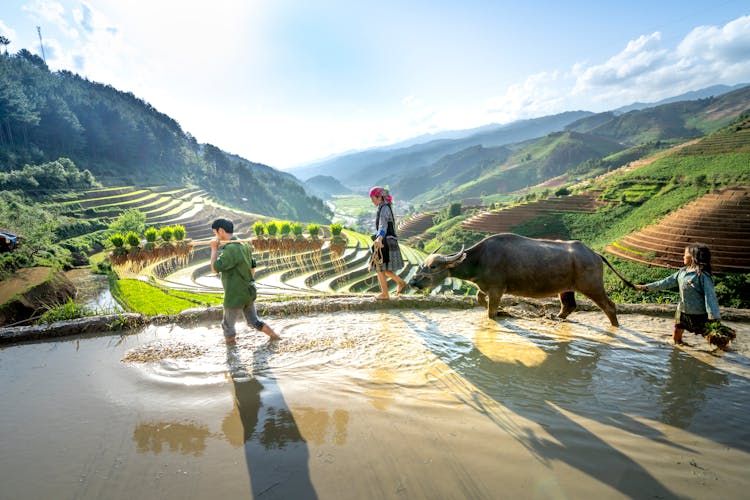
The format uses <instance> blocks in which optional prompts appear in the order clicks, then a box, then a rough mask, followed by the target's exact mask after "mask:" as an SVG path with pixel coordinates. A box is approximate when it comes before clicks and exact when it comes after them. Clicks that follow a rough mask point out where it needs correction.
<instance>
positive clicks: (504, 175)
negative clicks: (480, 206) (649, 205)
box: [291, 84, 750, 204]
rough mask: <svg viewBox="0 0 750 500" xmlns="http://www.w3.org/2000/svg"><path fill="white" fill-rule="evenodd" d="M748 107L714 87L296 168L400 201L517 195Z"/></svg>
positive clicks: (718, 123) (697, 133) (739, 94)
mask: <svg viewBox="0 0 750 500" xmlns="http://www.w3.org/2000/svg"><path fill="white" fill-rule="evenodd" d="M748 109H750V86H748V85H747V84H743V85H735V86H726V85H716V86H712V87H708V88H706V89H702V90H699V91H694V92H689V93H686V94H681V95H679V96H675V97H672V98H669V99H664V100H662V101H659V102H658V103H652V104H644V103H635V104H632V105H630V106H625V107H622V108H618V109H617V110H613V111H608V112H604V113H592V112H588V111H571V112H566V113H561V114H557V115H551V116H546V117H542V118H536V119H532V120H521V121H517V122H513V123H511V124H507V125H487V126H484V127H479V128H477V129H471V130H465V131H453V132H444V133H442V134H439V135H437V134H436V135H430V136H421V137H420V138H414V139H412V140H409V141H405V142H402V143H398V144H394V145H391V146H388V147H382V148H373V149H368V150H366V151H360V152H353V153H348V154H344V155H340V156H337V157H334V158H328V159H326V160H323V161H320V162H316V163H313V164H310V165H306V166H303V167H298V168H296V169H292V170H291V172H292V173H294V174H295V175H297V176H299V177H300V178H303V179H305V178H307V177H308V176H310V175H313V174H314V175H325V176H328V177H333V178H335V179H338V180H340V181H341V183H342V185H343V186H345V187H346V188H348V189H351V190H354V191H356V192H366V190H367V188H368V187H369V186H371V185H374V184H387V185H389V186H390V187H391V189H392V192H394V193H396V194H397V196H398V197H399V198H401V199H410V200H412V201H415V202H417V203H431V204H440V203H446V202H448V201H451V200H455V199H461V198H467V197H477V196H481V195H487V194H493V193H507V192H511V191H514V190H517V189H521V188H523V187H526V186H530V185H534V184H537V183H540V182H544V181H545V180H547V179H549V178H551V177H555V176H558V175H561V174H565V173H566V172H568V171H571V170H575V169H577V168H578V169H580V168H583V170H586V168H588V167H592V168H593V166H597V167H601V161H602V160H603V159H604V158H607V157H608V156H610V155H613V154H616V153H622V154H623V155H625V157H627V158H630V157H631V156H633V155H635V154H636V152H642V151H653V149H654V147H659V146H658V145H657V146H653V147H646V148H645V149H643V148H641V149H638V148H635V147H636V146H639V145H643V144H649V143H660V142H663V141H670V140H679V139H682V140H687V139H690V138H695V137H701V136H703V135H705V134H708V133H710V132H713V131H715V130H717V129H718V128H720V127H722V126H724V125H726V124H727V123H728V122H730V121H731V120H733V119H735V118H736V117H737V116H739V114H740V113H742V112H743V111H746V110H748ZM420 140H424V141H425V142H419V141H420ZM633 148H635V149H633ZM626 150H629V151H630V152H629V153H625V151H626ZM596 162H600V163H599V164H597V165H594V164H595V163H596ZM586 166H587V167H586ZM334 194H335V193H334Z"/></svg>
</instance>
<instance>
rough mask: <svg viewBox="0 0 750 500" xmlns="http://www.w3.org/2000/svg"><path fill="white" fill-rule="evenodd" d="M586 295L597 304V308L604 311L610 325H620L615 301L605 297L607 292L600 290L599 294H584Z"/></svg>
mask: <svg viewBox="0 0 750 500" xmlns="http://www.w3.org/2000/svg"><path fill="white" fill-rule="evenodd" d="M585 295H586V297H588V298H590V299H591V300H593V301H594V303H595V304H596V305H597V306H599V309H601V310H602V311H604V314H606V315H607V317H608V318H609V322H610V323H612V326H620V323H619V322H618V321H617V307H616V306H615V303H614V302H612V301H611V300H609V297H607V294H606V293H605V292H604V291H602V293H601V294H597V295H589V294H585Z"/></svg>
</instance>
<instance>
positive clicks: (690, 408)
mask: <svg viewBox="0 0 750 500" xmlns="http://www.w3.org/2000/svg"><path fill="white" fill-rule="evenodd" d="M727 383H728V378H727V376H726V374H724V373H722V372H720V371H718V370H716V368H714V367H712V366H710V365H707V364H706V363H703V362H702V361H700V360H698V359H696V358H695V357H693V356H689V355H687V354H685V353H684V352H682V351H681V350H680V349H679V348H674V349H673V350H672V352H671V353H670V354H669V378H668V379H667V381H666V383H665V384H664V386H663V387H662V389H661V400H662V406H663V408H664V409H663V411H662V421H663V422H665V423H667V424H669V425H673V426H675V427H679V428H682V429H684V428H686V427H688V426H689V425H690V424H691V422H692V421H693V419H694V417H695V415H696V413H698V412H699V411H700V410H701V409H702V408H703V405H704V403H705V400H706V390H707V389H710V388H712V387H716V386H720V385H726V384H727Z"/></svg>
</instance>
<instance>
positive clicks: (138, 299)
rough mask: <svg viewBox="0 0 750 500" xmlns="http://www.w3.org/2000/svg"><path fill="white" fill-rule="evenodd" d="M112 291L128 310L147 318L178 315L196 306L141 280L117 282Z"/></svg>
mask: <svg viewBox="0 0 750 500" xmlns="http://www.w3.org/2000/svg"><path fill="white" fill-rule="evenodd" d="M111 289H112V295H113V296H114V297H115V298H116V299H117V300H118V302H120V305H122V306H123V307H124V308H125V309H126V310H128V311H131V312H137V313H141V314H145V315H147V316H154V315H157V314H177V313H179V312H180V311H184V310H185V309H190V308H192V307H195V306H196V304H195V303H193V302H191V301H189V300H185V299H183V298H180V297H174V296H172V295H170V294H168V293H166V292H164V291H163V290H161V289H160V288H157V287H155V286H152V285H149V284H148V283H146V282H143V281H140V280H133V279H125V280H116V282H115V284H114V286H111Z"/></svg>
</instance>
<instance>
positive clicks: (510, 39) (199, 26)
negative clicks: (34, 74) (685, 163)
mask: <svg viewBox="0 0 750 500" xmlns="http://www.w3.org/2000/svg"><path fill="white" fill-rule="evenodd" d="M37 27H39V29H40V31H41V35H42V41H43V45H41V46H43V48H44V54H42V51H41V48H40V47H41V46H40V42H39V32H38V31H37ZM0 34H2V35H3V36H5V37H6V38H8V39H10V41H11V44H10V45H8V47H7V48H8V51H9V53H16V52H18V51H19V50H21V49H23V48H25V49H27V50H29V51H31V52H32V53H35V54H38V55H40V56H42V55H43V56H44V58H45V59H46V62H47V64H48V66H49V68H50V69H51V70H53V71H57V70H62V69H64V70H69V71H72V72H74V73H77V74H79V75H81V76H83V77H86V78H88V79H90V80H92V81H96V82H100V83H104V84H109V85H112V86H113V87H115V88H117V89H118V90H122V91H125V92H132V93H133V94H134V95H136V96H137V97H139V98H141V99H143V100H144V101H146V102H148V103H149V104H151V105H152V106H153V107H155V108H156V109H157V110H159V111H161V112H163V113H165V114H167V115H169V116H170V117H172V118H174V119H175V120H177V121H178V122H179V123H180V125H181V126H182V128H183V130H184V131H186V132H189V133H190V134H192V135H193V136H194V137H195V138H196V139H197V140H198V142H201V143H210V144H213V145H214V146H216V147H219V148H221V149H223V150H225V151H228V152H230V153H234V154H238V155H240V156H243V157H244V158H246V159H248V160H250V161H254V162H258V163H264V164H266V165H270V166H272V167H276V168H280V169H286V168H290V167H293V166H297V165H302V164H305V163H310V162H312V161H315V160H319V159H322V158H325V157H328V156H330V155H336V154H341V153H343V152H347V151H354V150H362V149H366V148H371V147H376V146H383V145H388V144H393V143H396V142H399V141H402V140H406V139H410V138H412V137H416V136H420V135H423V134H431V133H437V132H440V131H445V130H462V129H468V128H474V127H478V126H481V125H486V124H490V123H499V124H503V123H509V122H512V121H515V120H519V119H526V118H535V117H540V116H545V115H550V114H555V113H560V112H563V111H571V110H587V111H593V112H599V111H606V110H610V109H614V108H617V107H620V106H623V105H627V104H631V103H633V102H636V101H638V102H656V101H658V100H660V99H664V98H667V97H672V96H674V95H678V94H681V93H684V92H687V91H691V90H697V89H701V88H705V87H708V86H711V85H716V84H725V85H735V84H738V83H750V2H748V1H747V0H727V1H724V0H713V1H694V0H679V1H672V0H656V1H654V0H648V1H641V0H630V1H628V2H615V1H594V0H587V1H579V0H566V1H565V2H558V1H554V0H548V1H539V0H526V1H524V2H518V1H512V2H511V1H501V0H498V1H489V0H485V1H474V0H460V1H458V0H456V1H444V0H430V1H423V0H411V1H404V0H378V1H371V0H330V1H323V0H211V1H210V2H206V1H205V0H204V1H197V0H148V1H146V0H127V1H123V0H84V1H81V0H2V6H0Z"/></svg>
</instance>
